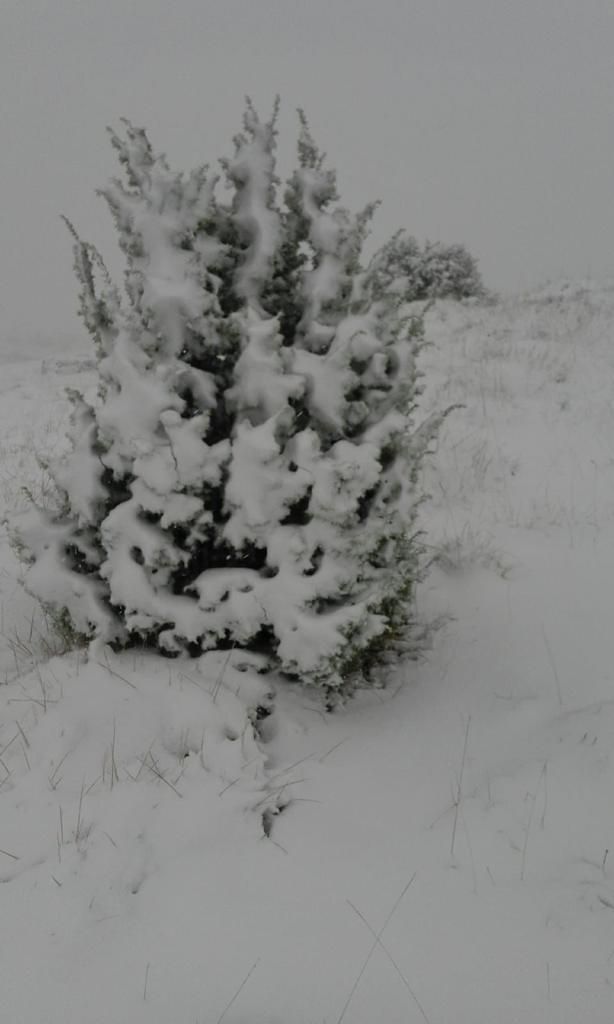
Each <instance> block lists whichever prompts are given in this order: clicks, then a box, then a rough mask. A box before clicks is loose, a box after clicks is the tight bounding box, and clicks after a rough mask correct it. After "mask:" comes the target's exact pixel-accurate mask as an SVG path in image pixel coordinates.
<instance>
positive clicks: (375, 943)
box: [337, 871, 416, 1024]
mask: <svg viewBox="0 0 614 1024" xmlns="http://www.w3.org/2000/svg"><path fill="white" fill-rule="evenodd" d="M415 877H416V872H415V871H414V873H413V875H412V876H411V878H410V880H409V882H408V883H407V885H406V886H405V888H404V889H403V891H402V892H401V894H400V896H398V897H397V900H396V903H395V904H394V906H393V908H392V910H391V911H390V913H389V914H388V917H387V918H386V920H385V921H384V923H383V925H382V927H381V928H380V930H379V932H377V933H375V937H374V939H373V943H372V945H371V948H370V949H369V952H368V953H367V955H366V957H365V959H364V962H363V965H362V967H361V968H360V971H359V972H358V974H357V976H356V980H355V981H354V984H353V985H352V988H351V989H350V992H349V995H348V997H347V999H346V1001H345V1004H344V1007H343V1009H342V1011H341V1013H340V1014H339V1017H338V1018H337V1024H341V1021H342V1020H343V1018H344V1017H345V1015H346V1013H347V1010H348V1007H349V1005H350V1003H351V1002H352V998H353V996H354V993H355V991H356V989H357V988H358V986H359V984H360V979H361V978H362V976H363V974H364V973H365V971H366V969H367V967H368V965H369V961H370V959H371V957H372V956H373V954H374V952H375V950H376V949H377V946H378V945H379V942H380V939H381V937H382V935H383V934H384V932H385V931H386V928H387V927H388V925H389V924H390V922H391V921H392V918H393V917H394V915H395V913H396V911H397V908H398V907H399V905H400V903H401V900H402V899H403V897H404V896H405V893H406V892H407V890H408V889H409V887H410V885H411V884H412V882H413V881H414V878H415Z"/></svg>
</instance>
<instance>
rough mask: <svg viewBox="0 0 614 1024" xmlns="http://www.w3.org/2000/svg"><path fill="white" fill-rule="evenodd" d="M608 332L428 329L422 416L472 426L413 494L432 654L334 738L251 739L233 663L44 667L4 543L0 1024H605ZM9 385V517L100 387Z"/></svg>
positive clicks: (5, 392) (493, 323) (48, 640)
mask: <svg viewBox="0 0 614 1024" xmlns="http://www.w3.org/2000/svg"><path fill="white" fill-rule="evenodd" d="M613 324H614V290H612V289H611V288H606V287H601V288H598V287H596V286H593V285H591V284H590V283H588V284H585V285H582V286H573V287H572V286H566V287H560V286H557V287H552V288H549V289H543V290H542V291H541V292H539V293H537V292H535V293H532V294H530V295H527V296H524V297H520V298H518V299H514V300H511V299H510V300H501V301H497V302H493V303H492V304H475V305H471V304H462V305H459V304H455V303H437V304H436V306H435V307H434V309H433V310H432V311H431V312H430V313H428V315H427V337H428V338H429V339H430V340H431V341H432V342H433V347H432V348H429V349H427V350H426V351H425V352H424V355H423V368H424V370H425V372H426V377H425V381H424V383H425V385H426V388H425V393H424V396H423V405H424V409H425V412H427V411H430V410H431V409H432V408H435V407H441V405H444V404H450V403H463V405H464V408H462V409H459V410H456V411H455V412H454V413H453V414H452V415H451V416H450V417H449V419H448V420H447V422H446V424H445V426H444V428H443V431H442V434H441V437H440V439H439V442H438V445H437V450H436V452H435V453H434V455H433V458H432V460H431V462H430V464H429V466H428V467H427V468H426V469H425V472H424V485H425V487H426V488H427V489H428V490H429V491H430V493H431V495H432V498H431V500H430V501H429V502H428V503H425V505H424V506H423V509H422V521H423V526H424V529H425V531H426V540H427V542H428V544H429V545H430V548H431V551H432V554H433V557H434V560H435V561H434V566H433V570H432V572H431V574H430V576H429V577H428V578H427V580H426V581H425V583H424V584H423V586H422V588H421V591H420V594H419V605H420V609H421V611H422V613H423V615H424V617H425V619H433V620H439V619H442V620H443V625H442V626H441V628H440V629H439V630H438V632H437V633H436V635H435V637H434V641H433V649H432V651H431V652H430V653H429V655H428V658H427V659H426V660H425V662H424V663H422V664H419V665H416V664H414V663H410V664H406V665H400V666H399V668H398V670H397V672H396V675H395V680H394V682H393V683H392V684H391V686H390V688H389V689H388V690H387V691H384V692H382V693H378V692H371V693H366V694H363V695H359V697H358V698H357V699H356V700H354V701H353V702H351V703H350V704H349V705H347V707H346V708H345V709H342V710H340V711H337V712H336V713H334V714H332V715H326V714H325V713H324V712H323V711H322V709H321V706H320V705H319V704H318V702H317V701H316V700H315V699H314V698H312V697H311V696H310V694H309V693H308V692H304V691H298V690H296V689H289V688H288V687H285V686H284V685H283V684H281V683H279V682H277V683H276V686H275V689H276V694H275V698H274V705H273V707H274V710H273V713H272V714H271V715H269V716H268V717H265V718H262V719H256V718H255V715H254V709H255V708H256V707H263V706H266V707H267V708H268V707H269V701H270V698H269V695H268V688H267V686H265V685H264V682H263V680H262V679H261V678H260V677H258V676H256V675H254V673H253V672H251V671H247V672H242V671H241V668H242V667H243V664H242V660H241V658H240V657H239V656H238V654H236V653H233V656H232V657H231V658H228V657H227V655H224V657H223V658H219V657H218V658H217V660H216V656H212V657H210V658H209V659H208V661H190V662H188V661H186V662H183V661H181V662H176V661H168V660H164V659H159V658H157V657H154V656H151V655H145V654H143V653H141V652H135V653H125V654H123V655H121V656H120V657H116V656H114V655H113V654H111V653H110V652H109V651H108V650H105V649H99V650H96V651H94V652H93V653H92V656H91V657H90V659H89V660H87V659H86V657H85V652H83V651H72V652H69V653H67V654H65V655H63V656H60V657H54V658H52V659H51V660H49V658H48V653H49V645H52V644H53V643H57V640H54V637H53V633H52V631H51V632H50V630H49V629H48V628H47V626H46V625H45V622H44V619H43V618H42V616H41V615H40V612H39V611H38V610H37V609H36V608H35V606H34V605H33V603H32V602H31V601H30V600H29V599H27V598H26V597H24V595H23V594H22V592H21V590H20V588H19V585H18V577H19V567H18V564H17V563H16V561H15V559H14V557H13V555H12V554H11V553H10V551H9V549H8V545H7V542H6V537H5V533H4V532H3V533H2V535H1V538H0V544H1V547H0V552H1V553H0V600H1V602H2V613H1V614H2V628H1V632H2V637H1V638H0V673H1V674H0V680H1V682H2V685H0V850H1V852H0V883H2V884H0V914H1V919H2V922H3V925H4V938H3V943H2V957H0V991H1V992H2V1004H3V1011H4V1014H5V1016H6V1019H7V1020H11V1021H14V1022H16V1024H38V1022H39V1021H45V1024H98V1022H100V1024H123V1022H128V1021H129V1022H130V1024H139V1022H143V1024H145V1022H147V1024H170V1022H171V1021H172V1022H173V1024H183V1022H186V1024H196V1022H197V1024H210V1022H212V1024H216V1022H218V1021H220V1020H223V1021H224V1022H225V1024H295V1022H296V1024H321V1022H323V1021H326V1022H328V1024H337V1022H338V1021H340V1020H341V1019H343V1020H345V1021H346V1022H352V1024H367V1022H369V1024H371V1022H372V1021H373V1020H374V1019H379V1020H382V1021H385V1022H386V1024H397V1022H398V1024H401V1022H405V1021H409V1022H413V1021H418V1022H419V1021H424V1020H427V1021H428V1022H429V1024H447V1022H449V1021H454V1024H479V1022H482V1021H483V1022H485V1024H486V1022H491V1021H497V1022H499V1024H515V1022H522V1024H538V1022H539V1024H550V1022H551V1024H577V1022H578V1021H583V1022H589V1024H607V1022H609V1021H610V1020H611V1019H612V1005H613V998H612V996H613V993H612V985H614V882H613V878H614V875H613V872H614V819H613V816H612V792H613V782H614V771H613V761H612V745H613V741H614V687H613V680H614V668H613V666H614V631H613V630H612V627H611V580H612V570H613V569H614V517H613V510H614V475H613V467H614V461H613V457H612V451H613V449H614V445H613V441H614V406H613V403H612V398H611V391H612V387H611V381H612V374H613V370H614V348H613V345H612V341H613V338H612V334H613V327H612V325H613ZM22 355H24V353H22ZM30 355H31V358H30V359H28V360H26V359H24V358H20V359H15V361H11V362H8V361H3V362H2V364H1V365H0V438H1V441H0V502H1V504H2V512H3V513H7V514H10V513H11V512H12V511H14V510H15V509H16V508H18V507H19V506H20V505H21V503H22V502H23V500H24V499H23V495H22V492H21V488H22V487H23V485H24V484H25V485H26V486H29V487H31V488H32V489H33V490H34V491H35V493H37V494H38V495H39V496H40V495H41V493H42V492H44V488H45V479H44V474H43V473H41V470H40V469H39V467H38V465H37V461H36V453H37V452H42V453H43V454H44V453H45V452H50V451H52V450H53V449H55V448H56V446H59V445H61V444H62V436H61V435H62V430H63V425H64V423H65V415H66V409H67V406H66V403H65V401H64V399H63V398H62V393H61V392H62V387H63V386H65V385H69V386H76V385H77V384H78V385H79V386H80V387H84V386H86V387H87V386H89V384H90V383H91V380H92V379H93V378H90V377H88V373H89V370H88V369H87V367H83V366H82V365H81V368H80V366H79V364H75V363H74V359H75V358H77V359H78V358H79V356H78V355H77V356H75V354H74V352H71V353H70V354H64V353H62V352H58V353H56V354H49V355H48V354H46V355H45V357H44V362H43V360H41V358H40V353H30ZM83 358H86V356H84V357H83ZM43 369H44V370H46V372H42V371H43ZM54 649H56V650H57V649H61V648H54ZM254 721H256V722H257V729H258V732H259V733H260V738H259V739H258V738H257V736H255V734H254V728H253V725H254ZM280 810H281V813H276V812H277V811H280ZM265 811H268V813H267V814H265V813H264V812H265ZM266 833H270V834H269V835H267V834H266ZM610 851H612V852H610ZM412 879H413V881H412ZM410 881H411V884H410V885H409V888H407V889H406V886H407V885H408V883H410ZM405 889H406V891H404V890H405ZM401 894H403V895H402V898H401V899H400V902H398V901H399V898H400V897H401ZM393 909H394V913H393V915H392V917H391V918H390V920H389V921H388V923H387V925H386V927H385V930H384V931H383V933H382V934H381V935H380V938H379V942H377V943H376V941H375V938H374V934H373V933H375V935H378V934H379V932H380V930H381V929H382V927H383V926H384V924H385V922H386V920H387V917H388V915H389V914H390V912H391V911H392V910H393ZM361 915H362V917H361ZM354 986H355V987H354Z"/></svg>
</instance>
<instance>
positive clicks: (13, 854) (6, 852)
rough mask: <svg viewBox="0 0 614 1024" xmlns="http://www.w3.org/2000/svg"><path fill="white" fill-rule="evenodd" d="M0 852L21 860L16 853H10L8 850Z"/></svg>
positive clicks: (12, 858)
mask: <svg viewBox="0 0 614 1024" xmlns="http://www.w3.org/2000/svg"><path fill="white" fill-rule="evenodd" d="M0 853H3V854H4V856H5V857H10V858H11V860H19V857H18V856H17V854H16V853H9V851H8V850H0Z"/></svg>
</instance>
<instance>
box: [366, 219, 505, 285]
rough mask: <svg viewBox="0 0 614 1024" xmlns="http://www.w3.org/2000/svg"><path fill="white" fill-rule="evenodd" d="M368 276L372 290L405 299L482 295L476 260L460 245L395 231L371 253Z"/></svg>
mask: <svg viewBox="0 0 614 1024" xmlns="http://www.w3.org/2000/svg"><path fill="white" fill-rule="evenodd" d="M369 278H370V280H371V281H372V284H373V286H374V290H375V293H376V294H379V293H384V292H390V291H394V292H396V293H397V294H400V295H401V296H402V297H403V299H404V300H405V301H406V302H415V301H417V300H419V299H435V298H453V299H465V298H469V297H471V296H479V295H483V294H484V293H485V292H484V285H483V284H482V278H481V276H480V273H479V271H478V264H477V260H476V259H475V258H474V257H473V256H472V255H471V253H470V252H468V250H467V249H466V248H465V246H464V245H444V244H443V242H426V243H425V245H424V246H421V245H420V243H419V242H418V241H417V239H415V238H414V237H413V235H410V234H408V233H407V232H406V231H398V232H397V233H396V235H393V237H392V238H391V239H390V240H389V241H388V242H386V244H385V245H383V246H382V248H381V249H380V250H379V251H378V252H377V253H376V254H375V256H374V258H373V260H372V263H371V266H370V268H369Z"/></svg>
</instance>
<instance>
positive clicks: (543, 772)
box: [520, 761, 548, 882]
mask: <svg viewBox="0 0 614 1024" xmlns="http://www.w3.org/2000/svg"><path fill="white" fill-rule="evenodd" d="M547 767H548V762H547V761H544V765H543V768H542V770H541V772H540V773H539V778H538V780H537V785H536V787H535V790H534V792H533V793H532V794H531V810H530V812H529V820H528V821H527V827H526V829H525V833H524V844H523V847H522V860H521V863H520V881H521V882H523V881H524V872H525V867H526V864H527V847H528V845H529V834H530V832H531V824H532V822H533V814H534V813H535V804H536V803H537V794H538V793H539V787H540V786H541V782H542V779H545V777H546V770H547Z"/></svg>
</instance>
